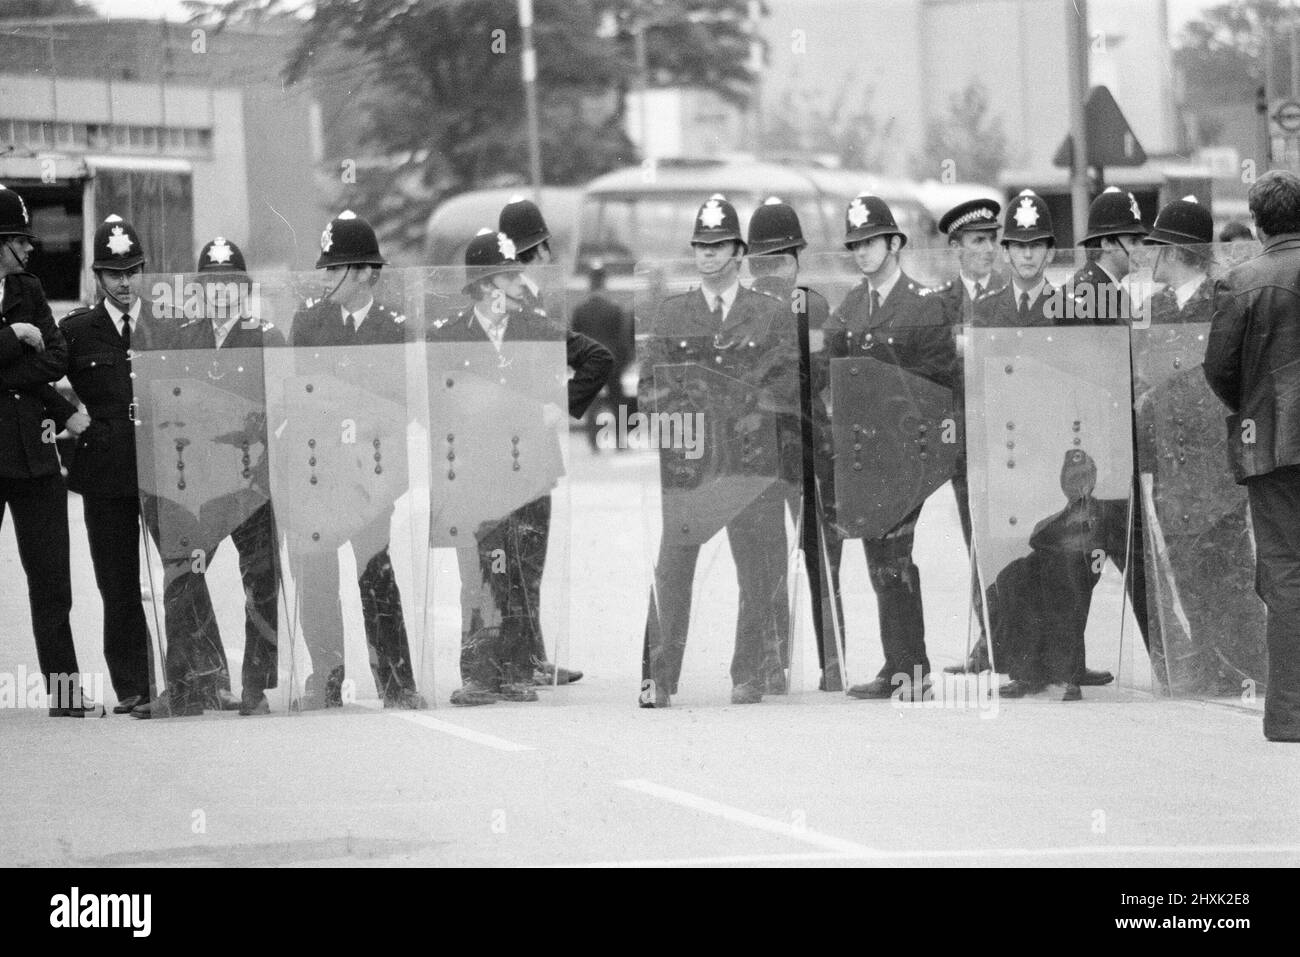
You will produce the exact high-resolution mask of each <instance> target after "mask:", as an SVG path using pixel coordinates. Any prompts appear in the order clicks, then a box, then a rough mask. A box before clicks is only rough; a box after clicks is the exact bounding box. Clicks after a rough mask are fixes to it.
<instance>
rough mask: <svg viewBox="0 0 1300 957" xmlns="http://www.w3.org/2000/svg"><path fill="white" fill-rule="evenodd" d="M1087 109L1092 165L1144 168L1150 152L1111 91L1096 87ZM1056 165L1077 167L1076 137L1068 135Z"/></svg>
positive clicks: (1056, 158) (1085, 104) (1089, 162)
mask: <svg viewBox="0 0 1300 957" xmlns="http://www.w3.org/2000/svg"><path fill="white" fill-rule="evenodd" d="M1083 108H1084V118H1085V122H1086V123H1087V129H1088V165H1089V166H1097V167H1106V166H1141V165H1142V164H1143V163H1145V162H1146V161H1147V154H1146V150H1144V149H1143V148H1142V144H1141V143H1139V142H1138V138H1137V135H1136V134H1135V133H1134V132H1133V128H1132V127H1131V126H1129V125H1128V120H1126V119H1125V118H1124V114H1123V112H1121V110H1120V108H1119V104H1118V103H1116V102H1115V97H1113V96H1111V93H1110V90H1108V89H1106V87H1104V86H1094V87H1093V88H1092V91H1091V92H1090V93H1089V94H1088V99H1087V100H1085V101H1084V104H1083ZM1052 163H1053V164H1055V165H1056V166H1065V167H1067V168H1068V167H1072V166H1073V165H1074V137H1072V136H1069V135H1068V134H1067V135H1066V137H1065V139H1064V140H1063V141H1062V143H1061V145H1060V147H1059V148H1058V149H1057V151H1056V155H1055V156H1054V157H1052Z"/></svg>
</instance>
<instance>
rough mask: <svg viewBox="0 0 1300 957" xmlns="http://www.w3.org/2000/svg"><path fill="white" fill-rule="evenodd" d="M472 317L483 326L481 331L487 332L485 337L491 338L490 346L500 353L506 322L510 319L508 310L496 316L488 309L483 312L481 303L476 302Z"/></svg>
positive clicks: (504, 336)
mask: <svg viewBox="0 0 1300 957" xmlns="http://www.w3.org/2000/svg"><path fill="white" fill-rule="evenodd" d="M474 318H475V319H477V320H478V324H479V325H480V326H482V327H483V331H484V332H486V333H487V337H488V338H489V339H490V340H492V347H493V348H494V349H496V351H497V352H498V353H500V352H501V343H503V342H504V341H505V338H506V324H507V323H508V322H509V321H510V314H509V313H508V312H507V313H503V314H502V315H501V316H500V317H499V318H498V317H497V316H496V314H495V313H493V312H492V311H491V310H490V309H489V310H488V311H487V312H486V313H484V312H483V311H482V310H481V304H480V303H476V304H475V305H474Z"/></svg>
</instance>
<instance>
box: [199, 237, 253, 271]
mask: <svg viewBox="0 0 1300 957" xmlns="http://www.w3.org/2000/svg"><path fill="white" fill-rule="evenodd" d="M198 271H199V272H200V273H216V274H220V275H228V276H229V275H236V276H245V275H247V273H248V269H247V267H246V266H245V265H244V254H243V253H242V252H241V251H240V249H239V247H238V246H236V245H235V244H234V243H232V242H230V241H229V240H227V239H224V238H223V237H221V236H218V237H216V238H215V239H213V240H212V241H210V242H209V243H208V244H207V245H205V246H204V247H203V249H202V250H201V251H200V252H199V266H198Z"/></svg>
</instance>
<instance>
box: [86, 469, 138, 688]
mask: <svg viewBox="0 0 1300 957" xmlns="http://www.w3.org/2000/svg"><path fill="white" fill-rule="evenodd" d="M82 508H83V510H84V512H85V516H86V538H87V540H88V541H89V542H90V560H91V563H92V564H93V565H94V567H95V584H96V585H97V586H98V587H99V595H100V598H101V599H102V600H103V602H104V660H105V661H107V662H108V677H109V681H111V682H112V683H113V691H114V693H115V694H116V695H117V698H118V700H119V701H120V700H122V699H124V698H128V697H131V696H132V695H140V696H141V697H143V698H145V699H148V698H149V677H150V675H149V626H148V624H147V623H146V619H145V615H144V601H143V600H142V599H141V597H140V503H139V500H138V499H137V498H136V496H134V495H131V496H100V495H84V496H82Z"/></svg>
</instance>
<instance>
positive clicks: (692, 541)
mask: <svg viewBox="0 0 1300 957" xmlns="http://www.w3.org/2000/svg"><path fill="white" fill-rule="evenodd" d="M654 382H655V394H656V395H657V396H658V397H659V398H658V402H657V403H656V406H655V408H654V410H653V411H652V412H651V413H650V414H649V415H648V416H646V418H645V420H644V421H643V422H642V423H641V427H642V428H645V429H646V430H648V432H649V435H650V437H651V441H652V443H653V444H655V445H656V446H657V447H658V448H659V477H660V487H661V490H662V495H663V519H664V541H665V542H666V543H667V544H671V545H699V544H703V543H704V542H707V541H708V540H709V539H711V538H712V537H713V536H714V535H716V534H717V533H718V532H719V531H720V530H721V529H723V528H724V527H726V525H727V523H728V522H730V521H731V520H732V519H733V518H735V517H736V516H737V515H738V514H740V512H741V511H742V510H744V509H745V507H746V506H748V505H749V504H750V503H751V502H753V501H755V500H756V499H757V498H758V497H759V496H760V495H761V494H762V493H763V492H764V491H766V490H767V489H769V488H771V487H772V486H773V485H775V484H776V483H777V481H779V472H778V469H779V445H778V441H777V428H776V417H775V416H774V415H773V414H772V413H771V412H768V411H764V410H761V409H760V408H759V405H758V392H757V390H756V389H755V388H754V387H753V386H751V385H748V384H747V383H745V382H742V381H741V380H739V379H733V378H732V377H730V376H728V375H724V374H723V373H721V372H716V371H714V370H713V369H708V368H705V367H704V366H701V365H697V364H694V363H678V364H670V365H658V366H655V370H654Z"/></svg>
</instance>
